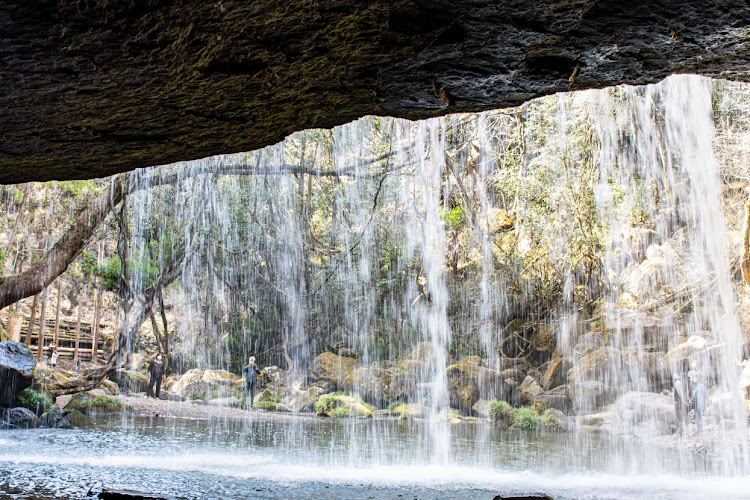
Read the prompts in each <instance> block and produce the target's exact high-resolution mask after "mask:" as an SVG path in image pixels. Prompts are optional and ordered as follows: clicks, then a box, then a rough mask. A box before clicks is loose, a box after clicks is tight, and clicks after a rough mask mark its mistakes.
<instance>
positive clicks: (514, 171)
mask: <svg viewBox="0 0 750 500" xmlns="http://www.w3.org/2000/svg"><path fill="white" fill-rule="evenodd" d="M711 106H712V88H711V84H710V82H709V81H708V80H705V79H701V78H697V77H672V78H670V79H668V80H666V81H665V82H663V83H661V84H659V85H654V86H648V87H643V88H630V87H617V88H613V89H607V90H603V91H590V92H582V93H575V94H562V95H558V96H551V97H548V98H545V99H540V100H536V101H533V102H530V103H528V104H526V105H524V106H522V107H520V108H518V109H515V110H504V111H494V112H488V113H482V114H478V115H456V116H450V117H445V118H439V119H431V120H426V121H421V122H409V121H405V120H398V119H388V118H374V117H368V118H363V119H361V120H358V121H356V122H354V123H351V124H348V125H345V126H342V127H337V128H336V129H334V130H332V131H306V132H303V133H299V134H294V135H293V136H291V137H290V138H288V139H287V140H286V141H284V142H283V143H281V144H278V145H276V146H272V147H268V148H265V149H263V150H260V151H256V152H252V153H245V154H237V155H226V156H219V157H215V158H210V159H206V160H201V161H196V162H188V163H183V164H177V165H174V166H167V167H160V168H155V169H145V170H142V171H137V172H135V173H133V174H132V176H131V183H130V184H131V193H130V195H129V196H128V199H127V210H126V211H125V212H124V213H125V215H126V219H127V220H126V222H127V224H126V226H127V229H126V231H125V233H124V234H125V240H126V241H125V242H124V243H125V244H123V245H121V247H120V253H121V257H122V258H124V259H126V262H127V266H126V277H127V278H128V280H129V295H128V296H129V297H130V301H129V302H127V304H126V318H132V321H137V320H138V319H143V316H144V314H146V313H145V312H144V311H146V310H147V309H148V305H147V304H145V303H143V301H142V297H143V296H146V297H153V296H154V295H153V294H157V293H159V294H167V295H168V296H169V302H170V304H171V305H172V311H173V316H174V318H175V319H174V321H175V323H176V325H175V331H176V332H177V338H178V341H177V344H176V345H174V346H171V347H170V348H171V349H172V354H173V358H174V360H173V361H174V363H175V365H176V367H177V368H178V369H180V370H181V369H188V368H194V367H195V368H201V369H205V368H214V369H215V368H220V369H226V370H230V371H233V372H235V373H238V372H239V370H240V369H241V366H242V365H243V364H244V362H245V361H246V359H247V356H249V355H251V354H254V355H256V356H260V357H262V359H263V360H264V362H265V364H266V365H268V364H277V365H279V366H281V367H282V368H283V369H284V370H287V373H288V374H289V378H290V380H292V379H294V380H296V382H295V383H296V384H297V385H304V383H306V379H305V375H306V373H307V369H308V366H309V364H310V362H311V361H312V357H313V356H316V355H317V354H319V353H321V352H324V351H332V352H335V353H337V354H341V355H342V358H340V359H343V358H356V359H357V363H358V364H357V367H356V369H355V370H354V371H353V372H352V373H351V374H348V375H347V377H345V378H344V377H342V380H339V381H337V383H335V384H333V385H334V386H335V387H325V390H331V391H332V390H334V389H342V390H345V391H347V392H354V393H358V394H361V395H363V397H364V398H365V399H366V400H367V402H369V403H372V404H374V405H376V406H378V407H381V408H382V407H385V406H387V405H388V404H389V403H392V402H394V401H400V400H403V401H406V402H410V403H419V404H421V405H423V407H425V408H427V411H426V414H427V415H428V416H431V418H430V424H429V427H430V432H429V435H430V439H431V445H430V449H431V459H432V460H433V461H435V462H437V463H448V462H449V461H450V460H451V449H450V443H451V431H450V426H446V425H443V424H442V423H440V422H439V421H438V419H437V418H436V417H437V416H438V415H439V414H440V413H441V412H443V411H444V410H446V409H448V408H449V407H459V406H460V407H461V408H460V409H461V410H462V411H464V412H467V413H468V412H470V411H472V410H471V406H472V404H473V403H474V400H472V401H468V404H467V401H463V400H461V395H459V394H457V391H456V390H455V388H453V387H452V384H454V383H458V382H456V381H455V380H452V379H451V378H450V377H449V375H448V373H453V374H455V373H458V374H460V376H464V377H474V379H472V383H474V384H475V386H476V392H475V393H471V394H470V395H469V396H471V397H472V398H475V399H476V398H481V399H492V398H495V397H497V398H503V399H510V400H511V401H512V402H513V403H514V404H520V403H523V404H527V405H533V404H534V403H535V402H536V400H535V399H534V398H535V397H536V396H538V395H539V394H537V395H532V396H528V394H524V393H523V391H522V390H521V389H520V388H519V387H518V386H519V385H520V382H521V381H523V380H525V377H526V376H527V375H528V376H531V378H532V379H534V378H536V379H538V380H535V383H537V385H538V386H539V388H540V389H539V390H540V391H543V392H544V394H543V396H545V397H547V399H546V401H553V402H554V401H559V402H562V403H561V404H564V405H565V406H564V409H565V410H566V411H567V412H568V413H569V414H570V415H571V416H573V417H575V418H578V419H579V420H576V421H574V424H575V422H583V421H585V418H586V416H587V415H588V414H590V413H593V412H604V413H606V412H609V414H614V415H615V416H616V418H612V419H609V420H607V422H606V424H605V425H604V426H603V427H602V431H603V432H610V433H612V434H614V435H625V434H628V433H636V434H639V433H640V434H643V436H646V434H648V433H653V435H654V439H662V440H668V439H669V438H671V432H672V431H671V429H669V428H666V427H665V425H666V424H664V425H662V424H657V423H655V422H657V421H658V420H659V414H658V411H663V405H662V406H661V407H658V405H657V406H654V405H653V404H647V403H648V401H644V398H646V399H648V398H651V399H653V398H661V399H659V401H662V402H663V401H664V399H663V398H664V397H666V396H662V395H661V392H662V391H669V390H670V389H671V386H672V383H673V375H674V374H675V373H678V372H681V371H686V370H687V369H688V366H687V364H689V363H690V362H691V361H693V360H697V361H699V363H700V365H701V370H702V372H703V375H704V377H705V381H706V383H707V386H708V389H709V395H710V398H711V412H713V413H712V414H710V415H709V414H707V417H709V419H710V421H711V425H712V426H713V427H712V429H713V431H712V436H718V438H719V439H724V440H725V441H727V446H726V447H724V448H722V449H725V450H726V452H724V453H723V454H722V455H721V457H720V459H719V460H718V461H716V462H715V463H716V464H718V465H716V467H714V468H715V469H716V472H721V473H726V474H736V473H740V472H743V471H745V470H746V469H745V467H746V466H744V465H742V464H743V463H748V460H747V459H748V450H747V442H746V440H740V441H737V442H734V443H732V445H731V446H730V445H729V441H731V440H732V439H733V438H734V437H736V436H737V435H738V434H737V433H739V435H740V436H746V435H747V428H746V414H745V408H744V402H743V400H742V399H741V398H740V397H739V392H738V391H737V374H738V373H739V371H738V368H737V366H736V364H735V363H736V360H737V358H739V357H740V356H741V334H740V327H739V322H738V313H737V307H736V303H737V297H736V293H735V288H734V286H735V285H734V283H733V281H732V276H731V275H730V269H731V262H730V260H731V259H730V257H729V256H728V254H727V251H726V248H725V246H724V243H725V241H727V240H726V234H725V227H726V225H727V224H726V221H725V220H724V217H723V214H722V209H721V205H722V184H721V180H720V178H719V176H718V173H717V165H716V161H715V159H714V155H713V145H712V138H713V136H714V130H713V114H712V107H711ZM129 347H132V346H129ZM469 358H472V360H471V361H466V363H464V362H463V361H461V362H458V361H459V360H463V359H467V360H468V359H469ZM471 363H473V364H471ZM448 367H451V370H452V371H450V372H447V371H446V368H448ZM472 367H475V368H472ZM537 371H538V372H537ZM535 372H537V373H535ZM402 374H407V375H408V376H406V375H403V376H402ZM519 374H521V375H522V376H520V375H519ZM532 375H533V376H532ZM386 376H387V377H393V380H401V381H403V383H399V384H397V383H393V384H391V385H389V386H387V388H386V389H384V388H383V387H385V386H382V387H381V386H376V385H375V384H374V383H373V380H376V379H378V377H386ZM399 377H400V378H399ZM519 377H520V378H519ZM408 381H411V382H409V383H407V382H408ZM459 382H460V381H459ZM290 385H292V382H290ZM399 391H400V392H399ZM649 395H650V396H649ZM467 397H468V396H467ZM602 407H604V410H603V409H602ZM667 411H671V410H669V409H667ZM601 418H604V417H601ZM582 419H583V420H582ZM662 420H664V419H662ZM640 434H639V435H640ZM485 438H486V436H485ZM720 448H721V447H717V448H716V449H720ZM615 451H616V450H613V454H614V453H615ZM686 460H687V459H686ZM743 461H744V462H743Z"/></svg>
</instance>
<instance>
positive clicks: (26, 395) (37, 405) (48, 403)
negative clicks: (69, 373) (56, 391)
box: [17, 387, 54, 415]
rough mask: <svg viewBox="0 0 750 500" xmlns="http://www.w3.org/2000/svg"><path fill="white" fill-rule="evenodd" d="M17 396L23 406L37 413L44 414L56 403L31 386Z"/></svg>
mask: <svg viewBox="0 0 750 500" xmlns="http://www.w3.org/2000/svg"><path fill="white" fill-rule="evenodd" d="M17 398H18V402H19V403H21V406H23V407H24V408H28V409H29V410H31V411H33V412H34V413H36V414H37V415H42V414H43V413H46V412H48V411H50V410H51V409H52V406H53V405H54V402H53V401H52V399H50V398H49V397H48V396H46V395H44V394H42V393H41V392H38V391H35V390H34V389H32V388H31V387H27V388H26V389H24V390H22V391H21V392H20V393H18V396H17Z"/></svg>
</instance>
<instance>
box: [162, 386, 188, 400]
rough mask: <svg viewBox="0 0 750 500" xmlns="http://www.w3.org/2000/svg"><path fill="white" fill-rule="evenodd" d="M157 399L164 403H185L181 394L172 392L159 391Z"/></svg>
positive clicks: (184, 398)
mask: <svg viewBox="0 0 750 500" xmlns="http://www.w3.org/2000/svg"><path fill="white" fill-rule="evenodd" d="M159 399H161V400H164V401H178V402H179V401H185V400H186V399H187V398H186V397H185V396H183V395H182V394H178V393H176V392H172V391H165V390H163V389H162V390H161V391H159Z"/></svg>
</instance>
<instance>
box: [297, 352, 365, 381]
mask: <svg viewBox="0 0 750 500" xmlns="http://www.w3.org/2000/svg"><path fill="white" fill-rule="evenodd" d="M356 367H357V360H356V359H354V358H346V357H343V356H338V355H336V354H333V353H332V352H324V353H321V354H320V355H319V356H318V357H316V358H315V359H314V360H313V361H312V363H310V368H309V369H308V378H309V379H310V380H311V381H314V382H320V381H323V382H328V383H330V384H332V385H334V387H335V388H340V387H341V386H342V385H343V383H344V380H346V379H347V378H348V377H349V375H351V373H352V372H353V371H354V369H355V368H356Z"/></svg>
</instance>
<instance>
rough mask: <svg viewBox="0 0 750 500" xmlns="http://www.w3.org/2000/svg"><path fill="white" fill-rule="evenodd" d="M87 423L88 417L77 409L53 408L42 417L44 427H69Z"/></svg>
mask: <svg viewBox="0 0 750 500" xmlns="http://www.w3.org/2000/svg"><path fill="white" fill-rule="evenodd" d="M88 423H89V418H88V417H87V416H86V415H85V414H84V413H81V412H80V411H78V410H70V409H55V410H52V411H50V412H49V413H46V414H45V415H44V416H43V417H42V425H43V426H44V427H59V428H64V429H71V428H75V427H83V426H85V425H87V424H88Z"/></svg>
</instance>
